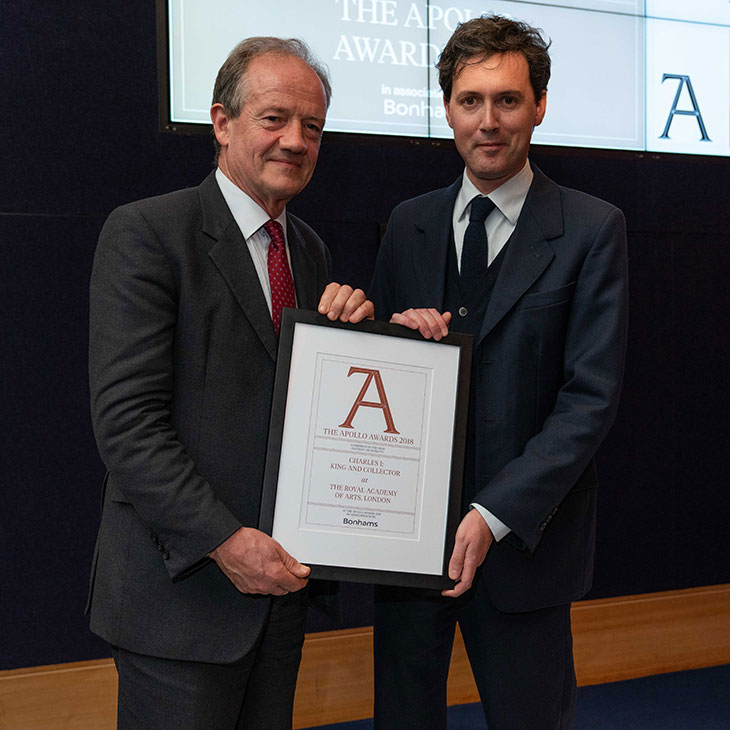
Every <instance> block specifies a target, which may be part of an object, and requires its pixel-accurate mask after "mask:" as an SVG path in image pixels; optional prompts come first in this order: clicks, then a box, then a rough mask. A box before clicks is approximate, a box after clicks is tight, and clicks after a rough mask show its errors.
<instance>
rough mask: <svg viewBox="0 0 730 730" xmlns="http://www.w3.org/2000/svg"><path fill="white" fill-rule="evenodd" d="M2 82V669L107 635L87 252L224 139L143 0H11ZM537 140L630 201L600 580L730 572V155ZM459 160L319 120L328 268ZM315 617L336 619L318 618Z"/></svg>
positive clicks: (564, 164) (85, 647)
mask: <svg viewBox="0 0 730 730" xmlns="http://www.w3.org/2000/svg"><path fill="white" fill-rule="evenodd" d="M0 88H2V95H1V96H0V98H1V99H2V104H0V135H1V136H0V160H1V161H2V165H1V167H0V169H2V171H3V178H2V179H3V182H2V185H1V186H0V322H1V325H0V345H1V346H2V356H1V357H0V429H1V433H0V497H1V502H0V669H6V668H12V667H21V666H30V665H37V664H50V663H57V662H65V661H74V660H81V659H91V658H95V657H101V656H107V655H108V653H109V652H108V650H107V648H106V646H105V645H104V644H103V643H102V642H100V641H99V640H97V639H96V638H94V637H93V636H92V635H91V634H90V633H89V631H88V628H87V622H86V618H85V617H84V616H83V607H84V603H85V597H86V582H87V574H88V568H89V562H90V557H91V552H92V548H93V543H94V538H95V533H96V527H97V522H98V508H99V492H100V482H101V478H102V474H103V468H102V466H101V463H100V461H99V459H98V456H97V455H96V450H95V447H94V442H93V438H92V435H91V430H90V426H89V418H88V392H87V383H86V348H87V334H86V327H87V316H88V311H87V287H88V279H89V271H90V264H91V259H92V256H93V251H94V246H95V242H96V237H97V235H98V232H99V229H100V227H101V225H102V223H103V220H104V218H105V217H106V215H107V214H108V213H109V211H110V210H111V209H112V208H113V207H115V206H116V205H118V204H120V203H123V202H126V201H129V200H133V199H136V198H140V197H144V196H147V195H152V194H156V193H161V192H165V191H168V190H172V189H175V188H179V187H183V186H188V185H194V184H197V183H198V182H199V181H200V180H201V179H202V178H203V177H204V176H205V175H206V173H207V172H208V171H209V170H210V169H211V161H212V146H211V142H210V140H209V138H207V137H206V136H204V135H201V136H190V137H186V136H176V135H172V134H162V133H159V132H158V131H157V129H158V120H157V77H156V37H155V11H154V3H152V2H151V0H127V1H126V2H124V3H96V4H94V3H88V2H81V1H80V0H59V1H58V2H56V3H47V2H39V0H25V2H23V3H18V2H16V3H11V2H6V3H4V5H3V9H2V22H1V23H0ZM335 93H337V90H336V89H335ZM609 113H610V110H609ZM533 159H534V160H536V161H537V162H538V164H540V165H541V167H542V168H543V170H544V171H545V172H546V173H547V174H549V175H550V176H552V177H554V178H555V179H556V180H557V181H559V182H561V183H563V184H565V185H569V186H571V187H577V188H580V189H583V190H586V191H588V192H591V193H593V194H595V195H598V196H600V197H603V198H606V199H607V200H610V201H611V202H613V203H615V204H617V205H619V206H620V207H621V208H623V210H624V211H625V213H626V215H627V219H628V224H629V231H630V255H631V286H632V292H631V298H632V312H631V334H630V349H629V358H628V365H627V373H626V384H625V390H624V398H623V403H622V406H621V411H620V414H619V417H618V422H617V425H616V427H615V428H614V430H613V432H612V433H611V435H610V437H609V439H608V441H607V442H606V444H605V447H604V448H603V449H602V452H601V454H600V465H601V476H602V489H601V497H600V524H599V546H598V561H597V573H596V582H595V587H594V591H593V593H592V594H591V595H592V597H601V596H611V595H621V594H629V593H639V592H649V591H658V590H667V589H674V588H685V587H690V586H695V585H704V584H714V583H724V582H730V555H729V554H728V547H727V545H728V540H727V538H726V523H727V515H728V514H729V513H730V499H729V498H728V485H729V484H730V479H729V478H728V477H729V473H728V472H729V469H728V459H727V452H726V448H727V425H726V424H727V413H728V406H729V405H730V404H729V403H728V400H729V398H728V389H727V374H728V372H729V371H730V368H729V367H728V366H729V364H730V363H729V362H728V359H729V358H728V350H729V348H728V341H727V319H728V317H727V313H728V303H729V299H730V296H729V293H728V291H729V289H730V287H729V286H728V279H729V276H728V275H729V274H730V233H729V232H728V231H730V206H729V205H728V202H727V201H728V199H730V161H728V160H712V159H700V158H686V157H663V158H656V157H653V156H651V155H633V154H632V155H626V154H619V153H599V152H579V151H570V150H556V149H546V148H543V149H538V150H535V152H534V154H533ZM460 170H461V164H460V160H459V158H458V156H457V154H456V153H455V152H454V150H453V147H452V145H450V144H437V145H432V144H431V143H428V142H424V141H421V142H420V143H414V142H409V141H406V140H395V141H394V140H382V139H355V138H352V137H345V136H342V135H327V136H326V139H325V142H324V145H323V149H322V154H321V157H320V163H319V166H318V170H317V173H316V174H315V177H314V179H313V181H312V183H311V184H310V186H309V188H308V189H307V190H306V191H305V192H304V193H303V194H302V195H301V196H300V197H299V198H298V199H297V200H296V201H294V202H293V203H292V205H291V208H292V209H293V210H294V211H295V212H297V213H298V214H300V215H302V216H303V217H304V218H305V219H306V220H307V221H308V222H310V223H311V224H312V225H313V226H314V227H315V228H316V229H317V230H318V231H319V232H320V233H321V234H322V236H323V237H324V238H325V240H326V241H327V242H328V243H329V246H330V248H331V250H332V253H333V259H334V266H335V274H336V276H337V277H338V278H340V279H341V280H347V281H350V282H352V283H355V284H357V285H360V286H366V285H367V283H368V281H369V278H370V273H371V270H372V265H373V261H374V257H375V252H376V248H377V238H378V226H379V224H381V223H385V222H386V221H387V218H388V214H389V212H390V210H391V209H392V207H393V206H394V205H395V204H396V203H397V202H399V201H400V200H402V199H404V198H406V197H410V196H412V195H415V194H418V193H420V192H423V191H426V190H428V189H431V188H433V187H437V186H441V185H443V184H446V183H448V182H450V181H451V180H452V179H454V178H455V177H456V176H457V175H458V174H459V172H460ZM333 181H334V183H335V184H333ZM333 190H336V193H337V198H335V197H334V196H333ZM345 596H346V601H345V603H346V617H347V618H346V622H345V624H344V625H348V626H352V625H361V624H363V623H368V622H369V617H370V613H369V606H368V600H367V597H368V593H367V589H365V588H362V587H352V586H350V587H348V588H347V591H346V594H345ZM310 628H312V629H321V628H332V625H331V624H327V623H325V622H324V620H323V619H321V618H313V619H312V622H311V624H310Z"/></svg>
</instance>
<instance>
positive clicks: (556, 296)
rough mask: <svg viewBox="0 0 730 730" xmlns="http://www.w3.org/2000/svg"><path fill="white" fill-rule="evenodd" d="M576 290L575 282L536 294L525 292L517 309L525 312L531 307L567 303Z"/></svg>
mask: <svg viewBox="0 0 730 730" xmlns="http://www.w3.org/2000/svg"><path fill="white" fill-rule="evenodd" d="M574 290H575V282H574V281H571V282H570V284H566V285H565V286H561V287H558V288H557V289H549V290H548V291H540V292H535V293H534V294H525V296H524V297H522V299H521V301H520V303H519V304H518V305H517V311H520V312H524V311H526V310H530V309H542V308H544V307H554V306H556V305H558V304H565V303H566V302H569V301H570V300H571V299H572V298H573V291H574Z"/></svg>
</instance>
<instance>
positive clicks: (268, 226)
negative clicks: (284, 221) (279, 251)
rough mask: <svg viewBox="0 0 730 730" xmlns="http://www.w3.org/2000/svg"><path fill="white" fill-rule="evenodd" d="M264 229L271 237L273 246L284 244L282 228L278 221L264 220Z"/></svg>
mask: <svg viewBox="0 0 730 730" xmlns="http://www.w3.org/2000/svg"><path fill="white" fill-rule="evenodd" d="M264 230H265V231H266V232H267V233H268V234H269V238H271V241H272V242H273V243H274V246H275V247H278V246H283V245H284V229H283V228H282V227H281V223H279V221H274V220H271V221H266V223H264Z"/></svg>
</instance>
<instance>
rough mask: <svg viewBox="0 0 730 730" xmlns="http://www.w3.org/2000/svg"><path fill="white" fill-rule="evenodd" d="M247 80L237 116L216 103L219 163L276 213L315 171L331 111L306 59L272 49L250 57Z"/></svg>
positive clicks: (277, 213) (257, 200)
mask: <svg viewBox="0 0 730 730" xmlns="http://www.w3.org/2000/svg"><path fill="white" fill-rule="evenodd" d="M246 81H247V83H246V88H247V89H248V93H247V94H246V97H245V99H244V102H243V107H242V109H241V113H240V115H239V116H238V117H236V118H235V119H231V118H230V117H229V116H228V115H227V114H226V112H225V110H224V109H223V107H222V106H221V105H220V104H214V105H213V107H212V109H211V118H212V119H213V126H214V130H215V135H216V138H217V139H218V142H219V144H220V145H221V152H220V155H219V158H218V166H219V167H220V169H221V171H222V172H223V173H224V174H225V175H226V176H227V177H228V178H229V179H230V180H232V181H233V182H234V183H235V184H236V185H237V186H238V187H239V188H241V190H243V191H244V192H245V193H247V194H248V195H249V196H250V197H251V198H253V199H254V200H255V201H256V202H257V203H258V204H259V205H260V206H261V207H262V208H264V209H265V210H266V211H267V212H268V213H269V215H270V216H271V217H272V218H275V217H277V216H278V215H279V214H280V213H281V211H282V210H283V209H284V206H285V205H286V204H287V203H288V202H289V200H291V199H292V198H293V197H294V196H295V195H296V194H297V193H298V192H300V191H301V190H303V189H304V187H305V186H306V184H307V183H308V182H309V180H310V178H311V177H312V173H313V172H314V166H315V164H316V163H317V155H318V154H319V145H320V141H321V138H322V129H323V127H324V121H325V116H326V113H327V102H326V97H325V92H324V87H323V86H322V82H321V81H320V80H319V77H318V76H317V74H316V73H315V72H314V71H313V70H312V69H311V68H310V67H309V66H308V65H307V64H306V63H304V61H302V60H301V59H299V58H297V57H295V56H279V55H271V54H267V55H263V56H258V57H257V58H254V59H253V61H251V63H250V64H249V67H248V70H247V73H246Z"/></svg>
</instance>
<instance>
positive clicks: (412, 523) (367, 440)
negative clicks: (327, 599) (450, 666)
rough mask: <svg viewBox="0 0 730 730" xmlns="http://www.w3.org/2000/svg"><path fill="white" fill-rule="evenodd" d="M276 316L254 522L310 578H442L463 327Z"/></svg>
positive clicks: (450, 523)
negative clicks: (452, 331) (448, 331)
mask: <svg viewBox="0 0 730 730" xmlns="http://www.w3.org/2000/svg"><path fill="white" fill-rule="evenodd" d="M284 322H285V323H283V324H282V335H281V342H280V354H279V363H278V366H277V380H276V386H275V396H274V407H273V409H272V423H271V430H270V437H269V440H270V443H269V458H268V460H267V472H266V479H265V493H264V503H263V507H262V529H266V530H267V531H269V532H271V534H272V536H273V537H274V538H275V539H276V540H278V541H279V542H280V543H281V544H282V546H283V547H284V548H285V549H286V550H287V551H288V552H290V553H291V554H292V555H293V556H294V557H296V558H297V560H299V561H300V562H302V563H306V564H308V565H311V566H312V575H313V576H315V577H317V576H321V577H338V578H342V579H345V580H367V581H369V582H387V583H396V584H402V585H434V586H442V585H448V584H449V583H448V579H447V578H445V566H446V564H447V562H448V558H449V557H450V552H451V548H452V543H453V530H454V529H455V525H456V522H457V520H458V510H459V498H460V487H461V484H460V481H461V458H462V456H463V418H464V411H465V408H464V405H465V402H466V394H465V392H464V384H465V382H468V365H469V361H470V357H471V353H470V338H466V337H463V336H454V335H450V341H449V343H434V342H433V341H429V340H424V339H423V338H421V336H420V335H416V336H414V333H412V332H411V331H410V330H406V329H405V328H402V327H398V326H396V325H386V324H383V323H370V322H369V323H365V324H364V325H342V324H335V325H333V324H332V323H330V322H329V321H328V320H326V319H325V318H322V317H320V316H319V315H316V314H312V313H308V312H295V311H293V310H292V311H290V312H286V313H285V320H284ZM465 343H466V344H467V345H468V346H469V347H467V348H466V349H468V350H469V352H468V353H466V355H465V352H464V350H465ZM465 367H466V377H465ZM455 434H456V436H457V437H456V438H455ZM454 466H456V472H457V475H458V479H457V480H456V482H457V483H454V482H455V480H454V478H453V477H454V474H453V473H452V472H453V471H454ZM272 508H273V510H272ZM272 511H273V515H271V512H272ZM447 543H448V544H447Z"/></svg>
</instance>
